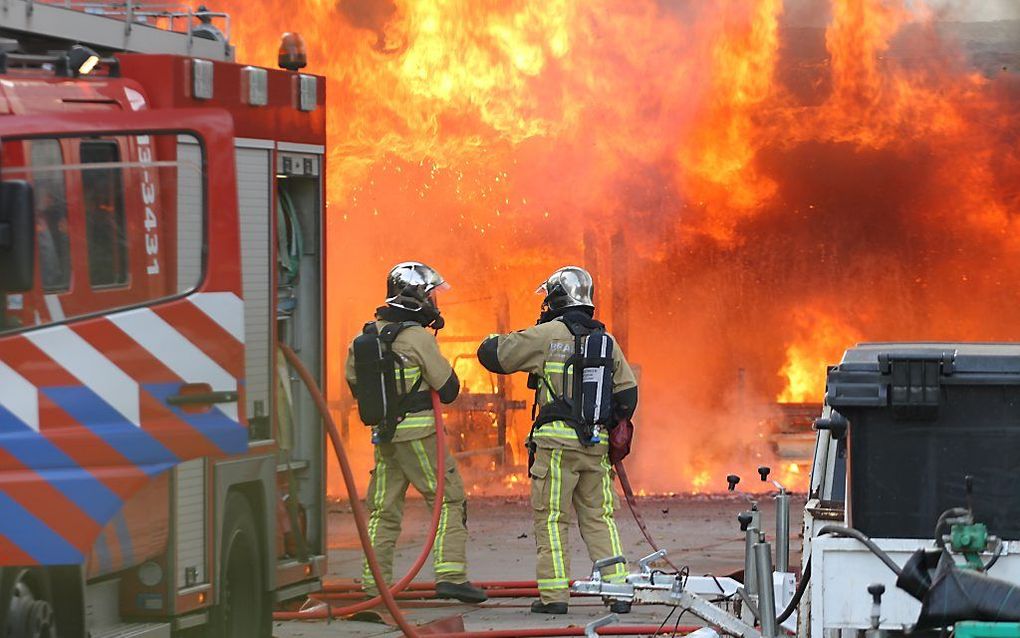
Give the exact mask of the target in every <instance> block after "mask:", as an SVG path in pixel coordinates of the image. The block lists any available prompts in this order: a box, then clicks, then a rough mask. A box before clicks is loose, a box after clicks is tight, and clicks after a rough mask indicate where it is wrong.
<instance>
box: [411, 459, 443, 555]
mask: <svg viewBox="0 0 1020 638" xmlns="http://www.w3.org/2000/svg"><path fill="white" fill-rule="evenodd" d="M411 449H413V450H414V455H415V457H417V459H418V465H419V466H421V471H422V474H424V475H425V481H426V482H427V483H428V486H429V489H430V490H432V492H433V494H434V493H435V489H436V473H435V471H434V470H433V469H432V462H431V461H429V456H428V453H427V452H426V451H425V445H424V444H423V443H422V442H421V439H418V440H417V441H412V442H411ZM448 512H449V506H448V505H447V504H446V500H445V499H443V504H442V505H441V506H440V514H439V527H438V528H437V529H436V545H435V556H434V558H433V564H432V566H433V569H434V570H435V571H437V572H438V571H439V568H438V565H440V564H443V563H444V562H445V561H444V560H443V558H444V556H443V555H444V554H445V553H446V522H447V518H448V516H447V515H448Z"/></svg>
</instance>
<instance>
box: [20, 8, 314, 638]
mask: <svg viewBox="0 0 1020 638" xmlns="http://www.w3.org/2000/svg"><path fill="white" fill-rule="evenodd" d="M72 5H74V6H72ZM228 29H229V18H227V16H224V15H222V14H213V13H208V12H206V13H203V14H201V15H195V14H192V13H191V12H190V11H188V10H183V11H177V10H174V9H172V8H168V7H162V6H158V7H157V6H154V5H152V4H151V3H148V4H142V3H140V2H131V1H130V0H129V1H128V2H126V3H124V2H118V3H116V4H114V3H103V2H88V3H71V2H63V1H61V2H55V3H46V2H40V1H39V0H35V1H34V2H33V1H31V0H4V2H3V3H2V4H0V183H2V185H0V634H2V635H5V636H8V637H11V638H14V637H19V638H20V637H22V636H45V637H47V638H54V637H57V636H60V637H77V636H85V635H88V636H91V638H99V637H101V636H147V637H148V636H170V635H176V634H178V633H181V632H183V633H187V634H189V635H191V634H199V635H201V634H205V635H210V636H238V637H240V636H245V637H248V636H265V637H268V636H270V634H271V609H272V606H273V605H274V604H275V603H276V602H279V601H282V600H287V599H290V598H296V597H299V596H303V595H304V594H306V593H308V592H310V591H314V590H315V589H317V588H318V587H319V586H320V579H321V576H322V574H323V573H324V570H325V547H326V537H325V510H324V505H323V504H324V499H325V482H324V478H325V477H324V473H325V459H324V451H325V450H324V447H323V436H322V430H321V422H320V420H319V418H318V416H317V414H316V412H315V407H314V404H313V403H312V401H311V398H310V396H309V395H308V394H307V392H306V391H305V389H304V388H303V387H301V386H300V385H299V383H298V382H296V381H295V379H294V378H292V376H291V373H290V371H289V370H288V369H287V366H286V364H285V363H284V362H283V360H282V358H281V356H280V355H279V353H278V351H277V346H276V344H277V343H279V342H282V343H286V344H288V345H290V346H291V347H292V348H293V349H294V350H295V351H297V352H298V353H299V355H300V356H301V358H302V359H303V361H304V363H305V364H306V365H307V366H308V367H309V368H310V369H311V370H312V371H313V372H314V373H315V374H316V375H318V377H319V380H320V382H321V381H324V379H322V375H323V374H324V366H323V360H322V359H323V325H322V319H323V313H324V308H323V284H324V269H323V252H324V249H325V246H324V243H323V229H324V201H325V199H324V198H325V191H324V182H323V179H322V176H323V172H324V168H325V165H324V161H325V157H324V145H325V133H326V131H325V112H324V111H325V109H324V104H325V83H324V80H323V78H321V77H316V76H312V75H307V74H303V73H301V72H300V71H298V69H299V68H300V67H302V66H303V53H302V52H301V51H300V50H299V48H298V47H297V44H298V43H297V41H296V40H293V39H292V40H291V41H290V42H289V44H294V45H295V46H294V47H291V48H287V50H286V52H285V53H281V65H282V66H284V67H286V68H282V69H267V68H260V67H255V66H245V65H243V64H237V63H235V62H234V61H233V60H232V58H233V50H232V48H231V46H230V44H229V33H228Z"/></svg>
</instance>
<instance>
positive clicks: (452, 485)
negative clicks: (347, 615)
mask: <svg viewBox="0 0 1020 638" xmlns="http://www.w3.org/2000/svg"><path fill="white" fill-rule="evenodd" d="M411 485H413V486H414V488H415V489H416V490H418V492H420V493H421V495H422V496H424V497H425V502H426V503H427V504H428V507H429V511H431V509H432V504H433V502H434V500H435V494H436V435H435V434H431V435H429V436H428V437H426V438H424V439H417V440H414V441H402V442H399V443H380V444H379V445H376V446H375V469H374V470H372V479H371V480H370V481H369V483H368V493H367V495H366V497H365V501H366V504H367V505H368V510H369V514H370V515H369V519H368V534H369V537H370V538H371V540H372V547H373V548H374V549H375V554H376V556H377V557H378V559H379V566H380V567H381V568H382V573H383V576H384V577H385V578H386V581H387V582H388V583H392V582H393V550H394V548H395V547H396V544H397V538H398V537H399V536H400V528H401V523H402V521H403V517H404V495H405V494H406V493H407V488H408V487H409V486H411ZM466 523H467V508H466V502H465V496H464V481H463V480H462V479H461V477H460V473H459V472H458V471H457V465H456V463H455V462H454V459H453V456H451V455H450V453H449V452H448V451H447V452H446V486H445V488H444V498H443V507H442V512H441V514H440V517H439V529H438V531H437V533H436V542H435V545H434V546H433V548H432V558H433V563H432V567H433V571H434V572H435V576H436V581H437V582H449V583H464V582H467V564H466V563H467V554H466V551H467V548H466V545H467V527H466ZM362 579H363V583H364V589H365V590H366V591H368V592H371V593H375V592H376V591H377V587H376V585H375V579H374V578H373V577H372V572H371V570H369V568H368V562H367V561H366V562H365V563H364V565H363V573H362Z"/></svg>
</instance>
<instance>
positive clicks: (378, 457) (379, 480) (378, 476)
mask: <svg viewBox="0 0 1020 638" xmlns="http://www.w3.org/2000/svg"><path fill="white" fill-rule="evenodd" d="M385 502H386V461H385V459H384V458H383V456H382V454H381V453H380V452H379V449H378V448H376V450H375V492H374V493H373V494H372V513H371V515H370V516H369V518H368V539H369V541H370V542H371V543H372V547H375V535H376V532H378V531H379V521H380V519H382V508H383V504H384V503H385ZM362 572H363V573H362V580H363V581H364V583H365V584H366V585H371V584H372V583H374V582H375V577H373V576H372V569H371V568H370V567H369V566H368V561H367V560H366V561H365V565H364V568H363V570H362Z"/></svg>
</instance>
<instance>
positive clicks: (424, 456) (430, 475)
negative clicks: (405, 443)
mask: <svg viewBox="0 0 1020 638" xmlns="http://www.w3.org/2000/svg"><path fill="white" fill-rule="evenodd" d="M411 449H413V450H414V455H415V456H416V457H418V465H419V466H421V472H422V474H424V475H425V480H426V481H427V482H428V486H429V489H430V490H435V489H436V473H435V472H433V471H432V463H430V462H429V455H428V452H426V451H425V446H424V445H423V444H422V442H421V439H418V440H416V441H411Z"/></svg>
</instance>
